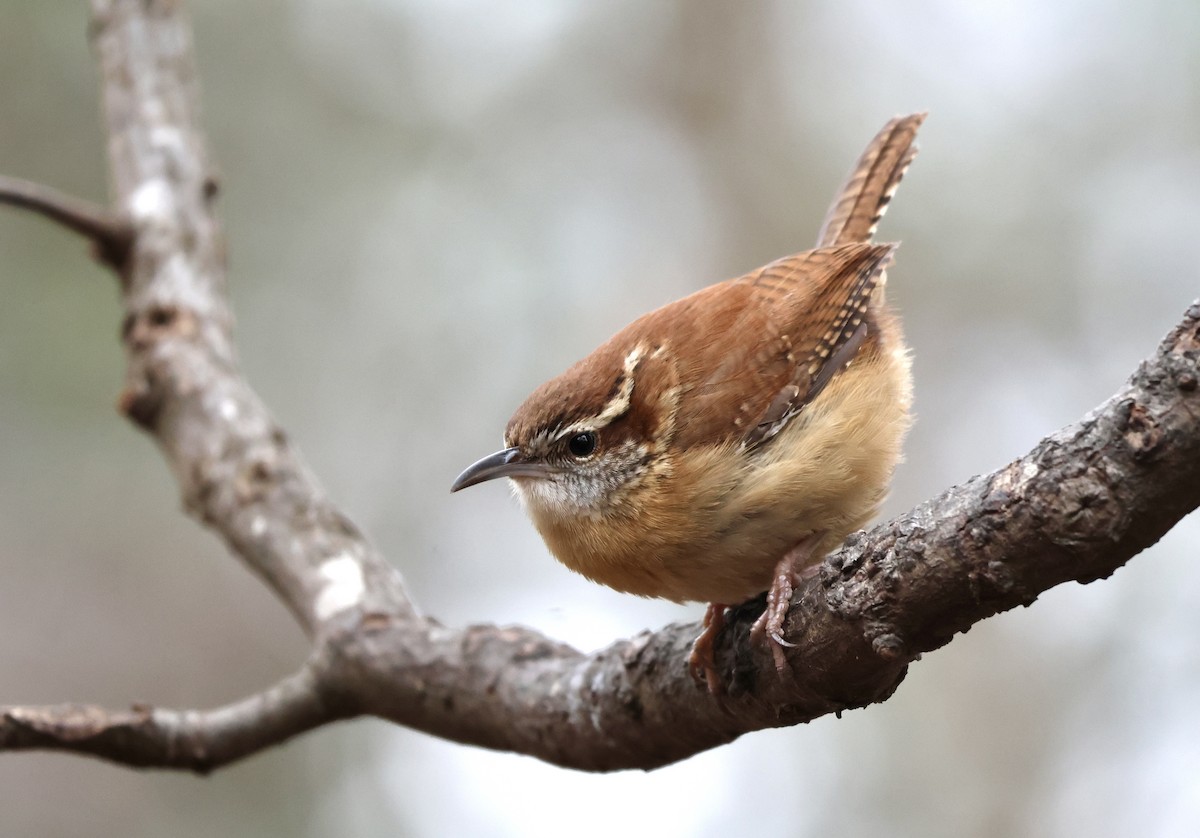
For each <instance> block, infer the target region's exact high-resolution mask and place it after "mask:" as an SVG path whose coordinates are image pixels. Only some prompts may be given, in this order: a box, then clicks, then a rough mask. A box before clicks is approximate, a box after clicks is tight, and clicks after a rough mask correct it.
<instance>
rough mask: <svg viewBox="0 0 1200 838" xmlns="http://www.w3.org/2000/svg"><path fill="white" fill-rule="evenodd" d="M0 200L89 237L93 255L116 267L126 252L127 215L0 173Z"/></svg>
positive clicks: (130, 238)
mask: <svg viewBox="0 0 1200 838" xmlns="http://www.w3.org/2000/svg"><path fill="white" fill-rule="evenodd" d="M0 204H8V205H9V206H13V207H18V208H19V209H27V210H29V211H30V212H35V213H37V214H38V215H41V216H43V217H44V218H48V219H50V220H51V221H53V222H55V223H56V224H61V225H62V226H63V227H66V228H67V229H68V230H70V231H72V232H74V233H78V234H79V235H81V236H83V237H84V238H86V239H89V240H91V242H92V245H93V247H94V248H95V253H96V257H97V258H98V259H100V261H102V262H104V263H105V264H106V265H108V266H109V267H111V268H114V269H115V270H117V271H120V270H121V266H122V265H123V264H124V263H125V258H126V257H127V256H128V255H129V246H130V245H131V244H132V243H133V228H132V226H131V225H130V223H129V221H128V219H126V218H124V217H122V216H120V215H118V214H116V213H113V212H111V211H110V210H108V209H107V208H106V207H101V206H98V205H96V204H93V203H91V202H89V201H84V200H82V199H81V198H74V197H72V196H70V195H67V194H66V193H64V192H59V191H58V190H57V189H52V188H50V187H49V186H43V185H41V184H38V183H33V182H32V181H28V180H21V179H20V178H15V177H5V176H4V175H0Z"/></svg>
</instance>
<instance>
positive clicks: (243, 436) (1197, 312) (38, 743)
mask: <svg viewBox="0 0 1200 838" xmlns="http://www.w3.org/2000/svg"><path fill="white" fill-rule="evenodd" d="M92 13H93V27H92V33H93V38H94V46H95V50H96V54H97V58H98V62H99V65H100V70H101V80H102V88H103V94H104V103H105V119H106V123H107V129H108V134H109V162H110V166H111V167H112V181H113V183H114V184H115V187H116V195H115V196H114V201H115V207H117V209H114V210H112V211H99V210H96V209H95V208H91V209H89V210H88V211H85V212H80V211H78V209H79V208H78V207H73V209H72V210H68V211H64V210H62V207H64V206H70V202H65V201H63V200H61V199H58V198H53V199H50V200H46V199H45V195H44V194H43V195H41V197H39V198H35V199H33V200H20V201H16V200H10V201H9V203H17V204H19V205H21V206H25V207H27V208H29V209H32V210H35V211H37V212H40V213H42V214H43V215H48V216H50V217H51V218H54V219H55V220H57V221H61V222H62V223H67V222H66V221H65V220H64V219H65V218H66V217H71V218H73V219H75V221H73V222H72V223H78V224H79V226H81V227H83V228H84V229H83V230H81V232H84V234H85V235H90V237H92V238H93V239H97V238H99V239H100V240H103V238H104V236H108V235H110V233H105V232H103V231H104V230H105V229H106V227H105V223H103V222H102V221H99V220H98V219H100V220H102V219H110V220H111V219H119V218H129V219H131V220H132V221H131V225H132V226H131V228H130V229H131V231H132V235H133V238H132V240H131V241H132V244H131V245H130V246H129V247H128V253H127V258H123V259H122V260H120V261H121V264H122V265H123V267H122V280H123V281H122V283H121V291H122V294H123V303H124V306H125V323H124V329H123V339H124V343H125V346H126V349H127V353H128V372H127V378H126V383H125V390H124V393H123V395H122V398H121V406H122V409H123V411H124V412H125V413H126V414H127V415H128V416H129V418H130V419H131V420H133V421H134V422H135V423H136V424H137V425H138V426H139V427H141V428H143V429H144V430H145V431H147V432H148V433H149V434H151V435H152V436H153V437H154V439H155V440H156V442H157V443H158V444H159V447H160V449H161V450H162V452H163V455H164V457H165V458H166V460H167V463H168V464H169V466H170V467H171V469H172V471H173V472H174V474H175V475H176V476H177V478H178V480H179V483H180V487H181V490H182V493H183V496H184V499H185V502H186V505H187V508H188V510H189V511H190V512H191V513H192V514H193V515H194V516H196V517H197V518H198V519H199V520H200V521H201V522H203V523H204V524H205V525H206V526H208V527H210V528H212V529H213V530H214V531H215V532H216V533H217V534H218V535H219V536H220V537H221V538H222V539H223V540H224V541H225V542H226V544H228V545H229V547H230V550H231V551H232V552H233V553H234V554H236V555H237V556H238V557H239V558H240V559H241V560H243V561H244V562H245V563H246V565H247V566H248V567H249V568H250V569H251V570H253V571H254V572H255V573H256V574H257V575H258V576H259V577H260V578H261V579H262V580H263V581H264V582H265V583H266V584H267V585H268V586H269V587H270V588H271V590H272V591H273V592H274V593H275V594H276V595H277V596H278V597H279V599H280V601H281V602H282V603H284V604H285V605H286V606H287V607H288V608H289V609H290V611H291V612H292V613H293V615H294V616H295V617H296V619H297V621H298V623H299V624H300V626H301V627H302V629H303V630H304V631H305V632H306V633H307V634H308V636H309V637H310V638H311V640H312V643H313V654H312V656H311V657H310V659H309V661H308V662H307V663H306V664H305V665H304V667H303V668H302V669H301V670H300V671H299V672H298V673H296V674H295V675H293V676H291V677H290V678H288V679H286V680H285V681H283V682H281V683H280V684H278V685H276V686H275V687H272V688H270V689H268V690H266V691H265V692H263V693H261V694H260V695H258V696H255V697H252V698H249V699H246V700H244V701H241V702H237V703H235V704H232V705H229V706H227V707H223V708H218V709H216V710H211V711H168V710H159V709H153V708H149V707H135V708H134V709H132V710H130V711H115V712H109V711H103V710H99V709H96V708H90V707H74V706H67V707H49V708H31V707H8V708H0V750H4V749H8V750H19V749H33V748H39V749H55V750H62V751H72V752H76V753H83V754H89V755H92V756H96V757H101V758H104V759H107V760H111V761H114V762H118V763H122V764H126V765H134V766H140V767H152V766H154V767H163V768H185V769H190V770H195V771H207V770H211V769H213V768H215V767H218V766H220V765H222V764H225V763H228V762H231V761H233V760H236V759H239V758H241V757H244V756H246V755H249V754H252V753H254V752H256V751H258V750H261V749H263V748H266V747H269V746H270V745H273V744H277V743H279V742H282V741H284V740H285V739H287V738H289V737H290V736H293V735H295V734H298V733H300V732H303V731H305V730H309V729H311V728H313V727H316V726H318V725H321V724H323V723H325V722H327V721H331V720H334V719H341V718H348V717H352V716H357V715H373V716H378V717H380V718H385V719H389V720H392V721H394V722H396V723H399V724H403V725H408V726H411V727H413V728H416V729H419V730H424V731H427V732H429V733H433V734H436V735H438V736H443V737H446V738H448V739H452V740H455V741H459V742H464V743H469V744H474V745H481V746H485V747H490V748H496V749H502V750H510V751H516V752H520V753H525V754H530V755H533V756H536V757H539V758H541V759H544V760H547V761H550V762H554V763H557V764H560V765H564V766H570V767H574V768H581V769H587V770H612V769H618V768H652V767H655V766H659V765H663V764H666V763H669V762H672V761H675V760H679V759H683V758H685V757H687V756H690V755H692V754H695V753H697V752H699V751H702V750H705V749H707V748H712V747H714V746H717V745H720V744H723V743H725V742H729V741H731V740H732V739H735V738H737V737H738V736H740V735H741V734H743V733H746V732H748V731H752V730H759V729H762V728H766V727H777V726H783V725H791V724H796V723H799V722H803V721H806V720H809V719H812V718H815V717H817V716H820V715H822V714H825V713H830V712H839V711H841V710H844V709H848V708H852V707H859V706H863V705H865V704H869V703H871V702H875V701H881V700H883V699H885V698H887V697H888V696H889V695H890V694H891V693H892V692H893V691H894V690H895V688H896V687H897V685H898V684H899V682H900V680H901V679H902V678H903V676H904V673H905V670H906V667H907V665H908V663H909V662H911V661H912V660H914V659H915V658H916V657H917V656H918V655H920V654H921V653H923V652H927V651H929V650H931V649H934V648H937V647H938V646H940V645H942V644H944V643H946V642H948V641H949V640H950V639H951V638H952V637H953V636H954V634H955V633H957V632H960V631H964V630H966V629H967V628H969V627H970V626H971V625H972V624H973V623H975V622H977V621H979V620H982V619H984V618H986V617H988V616H990V615H992V614H995V613H998V612H1000V611H1004V610H1006V609H1009V608H1013V607H1016V606H1018V605H1023V604H1028V603H1030V602H1032V601H1033V600H1034V599H1036V597H1037V596H1038V595H1039V594H1040V593H1041V592H1042V591H1045V590H1047V589H1048V588H1050V587H1052V586H1054V585H1057V584H1060V583H1062V582H1065V581H1070V580H1076V581H1080V582H1087V581H1091V580H1093V579H1098V578H1101V577H1104V576H1107V575H1108V574H1110V573H1112V571H1113V570H1114V569H1115V568H1117V567H1119V566H1120V565H1121V564H1123V563H1124V562H1126V561H1128V560H1129V559H1130V558H1131V557H1132V556H1134V555H1136V554H1137V553H1138V552H1140V551H1141V550H1143V549H1145V548H1146V547H1147V546H1149V545H1150V544H1152V543H1154V542H1155V541H1156V540H1157V539H1158V538H1160V537H1161V536H1162V535H1163V534H1164V533H1166V532H1167V531H1168V530H1169V529H1170V528H1171V527H1172V526H1173V525H1174V524H1175V523H1176V522H1177V521H1178V520H1179V519H1180V518H1182V517H1183V516H1184V515H1186V514H1187V513H1188V512H1190V511H1191V510H1193V509H1195V508H1196V507H1197V506H1198V505H1200V388H1198V386H1197V382H1198V380H1200V303H1196V304H1193V305H1192V306H1191V307H1190V308H1189V309H1188V311H1187V312H1186V314H1185V316H1184V318H1183V320H1182V321H1181V322H1180V324H1179V325H1178V326H1177V327H1176V328H1175V329H1174V330H1173V331H1172V332H1171V334H1170V335H1169V336H1168V337H1167V338H1166V339H1165V340H1164V341H1163V343H1162V344H1161V346H1160V347H1159V348H1158V350H1157V351H1156V352H1155V353H1154V354H1153V355H1151V356H1150V357H1149V358H1148V359H1147V360H1146V361H1145V362H1144V363H1143V364H1142V365H1141V366H1140V367H1139V369H1138V370H1137V371H1136V372H1135V373H1134V374H1133V375H1132V376H1131V377H1130V379H1129V381H1128V382H1127V383H1126V384H1125V385H1124V386H1123V387H1122V388H1121V389H1120V390H1119V391H1118V392H1117V393H1116V394H1115V395H1114V396H1113V397H1112V398H1111V399H1109V400H1108V401H1107V402H1105V403H1104V404H1103V405H1101V406H1100V407H1098V408H1097V409H1096V410H1094V411H1093V412H1092V413H1090V414H1088V415H1087V416H1085V417H1084V418H1082V419H1081V420H1079V421H1078V422H1076V423H1074V424H1072V425H1069V426H1068V427H1066V428H1063V429H1062V430H1060V431H1058V432H1057V433H1055V434H1052V435H1051V436H1049V437H1047V438H1046V439H1044V440H1042V442H1041V443H1039V444H1038V446H1037V447H1035V448H1034V449H1033V450H1032V451H1031V452H1030V453H1029V454H1027V455H1026V456H1024V457H1022V458H1020V459H1019V460H1016V461H1015V462H1013V463H1011V464H1010V465H1008V466H1006V467H1005V468H1002V469H1000V470H998V471H996V472H994V473H992V474H989V475H984V476H980V477H975V478H973V479H972V480H970V481H968V482H966V483H964V484H962V485H960V486H956V487H953V488H951V489H949V490H947V491H946V492H944V493H943V494H942V495H940V496H939V497H937V498H934V499H933V500H930V501H928V502H926V503H924V504H921V505H920V506H918V507H916V508H915V509H913V510H912V511H911V512H909V513H907V514H905V515H902V516H900V517H898V518H896V519H895V520H893V521H890V522H888V523H885V524H882V525H880V526H877V527H875V528H873V529H872V530H870V531H868V532H866V533H863V534H859V535H858V536H856V537H853V538H852V539H851V540H850V542H849V543H848V544H847V545H846V546H844V547H843V548H842V549H840V550H839V551H838V552H836V553H835V554H833V555H832V556H830V557H829V558H828V559H827V560H826V562H825V563H824V565H823V566H822V568H821V573H820V575H819V577H818V578H814V579H812V580H811V581H810V582H809V584H807V585H806V586H805V587H804V588H803V589H802V590H800V591H799V592H798V593H797V595H796V597H795V598H794V599H793V602H792V607H791V610H790V612H789V615H788V621H787V639H788V640H789V641H791V642H793V643H795V644H796V647H795V648H794V649H789V650H788V660H789V663H790V664H791V665H792V667H793V669H794V673H795V677H794V679H781V678H779V677H778V676H777V674H776V671H775V666H774V662H773V660H772V656H771V655H770V654H769V653H764V652H763V651H761V650H759V649H757V648H756V647H754V646H752V645H751V644H750V643H749V642H748V640H747V632H748V628H749V625H750V623H751V622H752V621H753V618H754V617H755V616H756V614H757V613H758V612H759V611H761V608H762V603H761V601H759V602H752V603H748V604H747V605H746V606H745V607H744V608H742V609H739V610H738V612H737V613H735V614H733V615H732V616H731V620H730V626H729V628H728V629H727V630H726V632H725V633H724V634H723V635H722V638H721V640H720V641H719V642H718V644H717V650H716V651H717V660H716V663H717V667H718V669H719V671H720V672H721V673H722V674H723V676H724V680H725V684H726V688H727V689H726V694H725V698H724V700H723V702H718V701H717V700H715V699H714V698H712V697H711V696H710V695H709V694H708V693H707V691H706V690H705V689H703V688H702V687H700V686H698V685H697V684H695V683H694V682H693V681H692V679H691V677H690V675H689V674H688V672H687V666H686V660H687V652H688V649H689V646H690V644H691V641H692V639H693V638H694V637H695V636H696V634H697V633H698V632H699V626H697V625H694V624H692V625H673V626H668V627H666V628H664V629H661V630H660V631H657V632H647V633H644V634H642V635H639V636H638V637H635V638H633V639H630V640H623V641H619V642H617V643H615V644H613V645H612V646H610V647H609V648H607V649H604V650H602V651H600V652H597V653H595V654H591V655H584V654H581V653H579V652H577V651H576V650H574V649H571V648H569V647H567V646H564V645H562V644H559V643H556V642H555V641H553V640H551V639H548V638H546V637H544V636H542V635H540V634H538V633H537V632H534V631H531V630H528V629H524V628H520V627H508V628H499V627H495V626H487V625H478V626H470V627H467V628H464V629H451V628H446V627H443V626H441V625H440V624H438V623H437V622H436V621H434V620H432V619H428V618H424V617H421V616H420V615H419V614H418V613H417V612H416V610H415V608H414V607H413V606H412V604H411V603H410V601H409V599H408V597H407V595H406V593H405V589H404V586H403V584H402V581H401V579H400V576H399V574H398V573H397V572H396V571H395V570H394V569H393V568H392V566H391V565H390V564H388V562H387V561H385V560H384V558H383V557H382V556H381V555H380V554H379V553H378V551H376V550H375V549H374V548H373V547H372V546H371V544H370V543H369V542H368V541H367V540H366V539H365V538H364V537H363V536H362V535H361V534H360V533H359V531H358V530H357V529H356V528H355V527H354V526H353V525H352V524H351V523H350V522H349V521H348V520H347V519H346V517H345V516H344V515H342V513H341V512H340V511H339V510H337V508H336V507H334V506H333V504H332V503H331V502H330V501H329V500H328V499H327V498H326V496H325V494H324V492H323V491H322V490H321V488H320V486H319V485H318V483H317V482H316V480H315V478H314V477H313V475H312V474H311V472H310V471H309V470H308V468H307V467H306V466H305V465H304V463H303V461H302V460H301V459H300V457H299V455H298V454H297V452H296V451H295V449H294V448H293V447H292V446H291V445H290V443H289V442H288V439H287V436H286V435H285V434H284V432H283V431H282V430H281V429H280V428H279V427H278V425H277V424H276V423H275V422H274V421H273V419H272V418H271V416H270V414H269V413H268V412H267V410H266V408H265V406H264V405H263V403H262V401H261V400H260V399H259V398H258V396H257V395H256V394H255V393H254V391H253V390H252V389H251V388H250V387H249V385H248V384H247V383H246V382H245V380H244V379H243V378H242V377H241V375H240V372H239V370H238V367H237V362H236V353H235V352H234V346H233V338H232V335H231V332H230V328H229V323H230V317H229V312H228V302H227V299H226V296H225V291H224V288H225V266H224V261H223V252H224V250H223V243H222V238H221V230H220V225H219V223H218V220H217V217H216V215H215V212H214V208H213V206H212V201H211V197H212V190H211V178H210V177H209V175H208V172H209V171H210V167H209V163H208V160H207V156H206V152H205V149H204V143H203V140H202V136H201V132H200V129H199V126H198V125H197V124H196V122H195V119H196V111H195V100H196V91H195V89H194V86H193V85H194V78H195V71H194V66H193V60H192V55H191V45H190V32H189V29H188V25H187V22H186V19H185V17H184V15H183V12H182V9H181V4H180V3H179V2H178V0H92ZM163 138H170V142H164V139H163ZM8 183H9V184H10V186H9V189H8V191H9V194H10V195H11V194H16V191H18V190H13V189H12V188H11V183H12V182H11V181H9V182H8ZM3 188H4V187H3V184H0V190H2V189H3ZM35 191H36V190H35ZM26 193H27V194H32V193H29V192H28V190H26ZM89 218H90V219H92V222H88V221H87V219H89ZM80 219H83V220H82V221H81V220H80ZM93 222H94V223H93ZM89 224H90V227H89ZM73 229H74V228H73ZM88 229H91V230H93V233H91V234H89V233H88V232H86V230H88ZM114 229H115V227H114ZM110 232H111V231H110ZM166 266H169V270H168V269H167V267H166Z"/></svg>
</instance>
